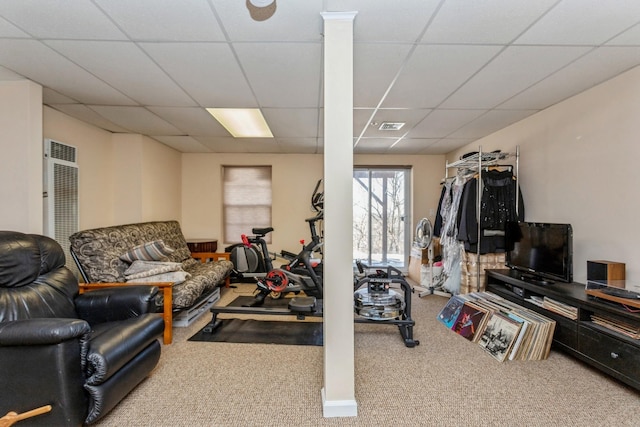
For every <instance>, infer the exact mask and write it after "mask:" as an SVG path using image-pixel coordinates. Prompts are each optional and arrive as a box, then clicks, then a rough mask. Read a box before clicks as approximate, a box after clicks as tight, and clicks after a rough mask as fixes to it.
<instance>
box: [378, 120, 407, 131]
mask: <svg viewBox="0 0 640 427" xmlns="http://www.w3.org/2000/svg"><path fill="white" fill-rule="evenodd" d="M402 126H404V123H403V122H382V124H381V125H380V127H379V128H378V129H379V130H400V129H401V128H402Z"/></svg>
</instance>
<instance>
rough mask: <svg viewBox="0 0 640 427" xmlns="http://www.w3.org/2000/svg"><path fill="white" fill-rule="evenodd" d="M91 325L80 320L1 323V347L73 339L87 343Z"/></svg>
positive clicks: (51, 319) (53, 342) (52, 319)
mask: <svg viewBox="0 0 640 427" xmlns="http://www.w3.org/2000/svg"><path fill="white" fill-rule="evenodd" d="M90 332H91V327H90V326H89V324H88V323H87V322H86V321H84V320H80V319H56V318H46V319H26V320H14V321H9V322H2V323H0V345H3V346H25V345H48V344H59V343H61V342H64V341H68V340H72V339H81V340H84V341H86V338H87V335H88V334H89V333H90Z"/></svg>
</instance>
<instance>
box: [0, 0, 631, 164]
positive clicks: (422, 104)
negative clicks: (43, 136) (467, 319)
mask: <svg viewBox="0 0 640 427" xmlns="http://www.w3.org/2000/svg"><path fill="white" fill-rule="evenodd" d="M276 1H277V9H276V12H275V14H274V15H273V16H272V17H271V18H269V19H267V20H266V21H261V22H258V21H254V20H252V19H251V17H250V14H249V12H248V10H247V7H246V3H245V1H240V0H181V1H175V0H91V1H73V2H71V1H67V0H3V1H2V2H0V80H17V79H21V78H27V79H30V80H32V81H35V82H37V83H39V84H41V85H42V86H43V87H44V91H43V94H44V95H43V96H44V102H45V104H46V105H49V106H51V107H52V108H55V109H58V110H60V111H62V112H64V113H65V114H68V115H70V116H73V117H76V118H78V119H79V120H82V121H85V122H88V123H91V124H93V125H95V126H98V127H100V128H103V129H106V130H108V131H111V132H133V133H140V134H144V135H148V136H150V137H152V138H155V139H157V140H158V141H160V142H162V143H164V144H167V145H169V146H171V147H173V148H175V149H176V150H179V151H181V152H187V153H198V152H230V153H322V151H323V109H322V106H323V96H322V79H323V75H322V68H323V58H322V57H323V54H322V47H323V46H322V42H323V38H322V28H323V23H322V18H321V15H320V13H321V12H323V11H358V14H357V16H356V19H355V24H354V129H353V135H354V146H355V148H354V150H355V152H356V153H372V154H443V153H447V152H449V151H452V150H454V149H456V148H458V147H460V146H462V145H465V144H467V143H469V142H472V141H474V140H475V139H478V138H481V137H483V136H486V135H488V134H490V133H492V132H495V131H497V130H499V129H501V128H503V127H505V126H508V125H509V124H512V123H514V122H516V121H518V120H521V119H524V118H526V117H528V116H530V115H531V114H535V113H536V112H538V111H540V110H542V109H544V108H547V107H549V106H551V105H553V104H555V103H557V102H560V101H562V100H563V99H566V98H568V97H570V96H573V95H575V94H577V93H580V92H582V91H584V90H586V89H588V88H590V87H593V86H594V85H597V84H599V83H601V82H603V81H605V80H608V79H610V78H612V77H615V76H616V75H618V74H620V73H622V72H624V71H626V70H628V69H630V68H633V67H635V66H638V65H640V2H638V1H637V0H607V1H602V0H536V1H530V0H474V1H468V0H402V1H388V0H305V1H297V0H295V1H294V0H276ZM206 107H250V108H261V109H262V112H263V114H264V116H265V118H266V120H267V122H268V123H269V125H270V126H271V129H272V132H273V134H274V138H273V139H234V138H232V137H231V136H230V135H229V134H228V132H227V131H226V130H225V129H224V128H223V127H222V126H220V124H218V122H217V121H216V120H215V119H213V118H212V117H211V116H210V115H209V114H208V113H206V111H205V108H206ZM384 121H393V122H395V121H400V122H406V125H405V126H403V127H402V129H400V130H397V131H380V130H379V129H378V126H372V125H371V124H370V123H371V122H375V123H382V122H384Z"/></svg>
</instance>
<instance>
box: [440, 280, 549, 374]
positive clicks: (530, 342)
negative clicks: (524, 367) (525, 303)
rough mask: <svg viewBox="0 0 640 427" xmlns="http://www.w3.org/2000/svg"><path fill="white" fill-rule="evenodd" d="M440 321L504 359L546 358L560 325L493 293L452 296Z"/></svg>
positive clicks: (493, 354)
mask: <svg viewBox="0 0 640 427" xmlns="http://www.w3.org/2000/svg"><path fill="white" fill-rule="evenodd" d="M438 320H439V321H440V322H441V323H442V324H443V325H445V326H446V327H447V328H449V329H451V330H453V331H454V332H456V333H457V334H458V335H461V336H463V337H464V338H466V339H468V340H469V341H471V342H474V343H477V344H478V345H479V346H480V347H481V348H483V349H484V350H485V351H486V352H487V353H489V354H490V355H491V356H492V357H494V358H495V359H497V360H499V361H500V362H503V361H505V360H542V359H546V358H547V357H548V356H549V351H550V349H551V342H552V341H553V332H554V330H555V324H556V323H555V321H553V320H551V319H549V318H547V317H545V316H542V315H541V314H538V313H536V312H534V311H531V310H528V309H526V308H524V307H521V306H519V305H517V304H514V303H512V302H510V301H508V300H505V299H504V298H501V297H499V296H498V295H495V294H492V293H490V292H476V293H471V294H465V295H456V296H453V297H451V299H450V300H449V302H448V303H447V305H445V307H444V308H443V309H442V310H441V311H440V313H439V314H438Z"/></svg>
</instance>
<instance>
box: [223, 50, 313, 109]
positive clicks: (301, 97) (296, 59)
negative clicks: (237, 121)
mask: <svg viewBox="0 0 640 427" xmlns="http://www.w3.org/2000/svg"><path fill="white" fill-rule="evenodd" d="M234 49H235V51H236V52H237V54H238V58H239V61H240V64H241V66H242V68H243V69H244V71H245V73H246V74H247V78H248V79H249V81H250V82H251V85H252V88H253V91H254V92H255V94H256V97H257V98H258V103H259V104H260V106H261V107H284V108H287V107H288V108H317V107H319V96H320V68H321V44H320V43H235V44H234Z"/></svg>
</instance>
